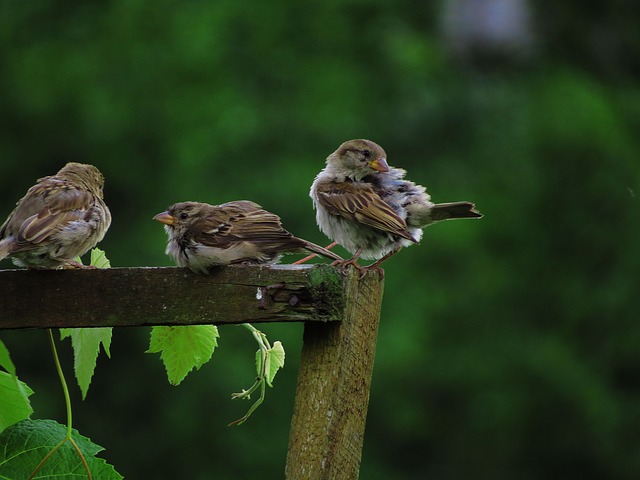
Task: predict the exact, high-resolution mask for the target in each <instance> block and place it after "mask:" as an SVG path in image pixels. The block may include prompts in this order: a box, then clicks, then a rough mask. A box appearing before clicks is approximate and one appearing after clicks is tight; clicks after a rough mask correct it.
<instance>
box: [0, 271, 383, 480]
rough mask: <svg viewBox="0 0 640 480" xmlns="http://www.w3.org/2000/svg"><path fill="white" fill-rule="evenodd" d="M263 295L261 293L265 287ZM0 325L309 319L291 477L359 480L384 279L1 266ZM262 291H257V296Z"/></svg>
mask: <svg viewBox="0 0 640 480" xmlns="http://www.w3.org/2000/svg"><path fill="white" fill-rule="evenodd" d="M275 284H280V285H281V288H277V289H273V290H269V291H268V292H267V293H266V299H265V301H263V302H261V301H260V300H259V299H258V298H257V294H258V291H259V290H260V289H261V287H266V286H269V285H275ZM0 285H2V295H0V330H2V329H16V328H62V327H125V326H149V325H195V324H218V325H219V324H228V323H258V322H305V329H304V344H303V348H302V357H301V360H300V371H299V373H298V386H297V391H296V400H295V406H294V411H293V418H292V421H291V434H290V439H289V452H288V456H287V464H286V477H287V479H289V480H302V479H305V480H307V479H312V480H342V479H345V480H346V479H349V480H353V479H356V478H358V472H359V469H360V459H361V456H362V444H363V436H364V427H365V420H366V416H367V408H368V405H369V388H370V385H371V375H372V371H373V360H374V355H375V346H376V337H377V334H378V323H379V319H380V306H381V302H382V289H383V282H382V281H381V280H380V278H379V275H378V273H377V272H368V273H367V274H366V275H365V277H364V278H362V279H360V278H359V272H357V271H355V270H354V269H350V270H349V271H348V274H347V275H343V274H342V273H340V272H339V271H338V270H337V269H335V268H334V267H331V266H329V265H314V266H308V265H301V266H293V265H281V266H231V267H227V268H220V269H219V270H215V271H213V272H212V273H211V275H197V274H194V273H192V272H190V271H188V270H186V269H182V268H111V269H105V270H97V269H96V270H62V271H51V270H49V271H46V270H43V271H33V270H31V271H28V270H1V271H0ZM258 296H259V295H258Z"/></svg>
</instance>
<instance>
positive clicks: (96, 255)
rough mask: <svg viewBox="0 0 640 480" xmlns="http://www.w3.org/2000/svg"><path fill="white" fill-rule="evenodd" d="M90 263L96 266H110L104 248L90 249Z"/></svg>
mask: <svg viewBox="0 0 640 480" xmlns="http://www.w3.org/2000/svg"><path fill="white" fill-rule="evenodd" d="M90 265H92V266H94V267H96V268H111V262H109V259H108V258H107V255H106V254H105V253H104V250H100V249H99V248H94V249H93V250H91V264H90Z"/></svg>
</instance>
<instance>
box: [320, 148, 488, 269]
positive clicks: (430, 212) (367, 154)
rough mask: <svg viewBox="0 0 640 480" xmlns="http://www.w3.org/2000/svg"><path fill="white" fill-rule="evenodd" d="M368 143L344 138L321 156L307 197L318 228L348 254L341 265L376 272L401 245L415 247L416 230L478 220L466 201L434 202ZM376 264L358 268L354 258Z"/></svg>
mask: <svg viewBox="0 0 640 480" xmlns="http://www.w3.org/2000/svg"><path fill="white" fill-rule="evenodd" d="M386 158H387V154H386V153H385V151H384V150H383V149H382V147H380V145H378V144H376V143H374V142H372V141H370V140H364V139H359V140H349V141H347V142H344V143H343V144H342V145H340V147H339V148H338V149H337V150H336V151H335V152H333V153H332V154H331V155H329V157H328V158H327V166H326V167H325V168H324V169H323V170H322V171H321V172H320V173H319V174H318V176H317V177H316V179H315V181H314V182H313V185H312V186H311V191H310V193H309V195H310V196H311V198H312V199H313V204H314V208H315V209H316V221H317V223H318V226H319V227H320V230H322V232H324V233H325V234H326V235H327V236H328V237H329V238H331V239H332V240H334V241H336V242H338V243H339V244H340V245H342V246H343V247H345V248H346V249H347V250H348V251H349V252H351V253H352V254H353V257H352V258H351V259H349V260H347V261H345V262H342V263H343V264H344V265H347V264H351V265H354V266H355V267H356V268H359V269H362V270H363V271H364V270H366V268H378V267H379V265H380V264H381V263H382V262H383V261H385V260H386V259H387V258H389V257H390V256H391V255H393V254H394V253H396V252H398V251H399V250H400V249H401V248H402V247H407V246H410V245H413V244H414V243H418V242H419V241H420V239H421V238H422V233H423V232H422V229H423V228H424V227H426V226H427V225H430V224H432V223H435V222H439V221H441V220H448V219H455V218H480V217H482V214H481V213H480V212H478V211H477V210H475V206H474V205H473V203H470V202H453V203H441V204H434V203H433V202H431V197H430V196H429V194H427V192H426V190H425V188H424V187H423V186H421V185H416V184H415V183H413V182H411V181H409V180H405V179H404V176H405V173H406V172H405V171H404V170H402V169H400V168H393V167H389V165H388V164H387V160H386ZM360 257H362V258H364V259H372V260H376V262H375V263H373V264H372V265H370V266H369V267H364V268H363V267H360V266H359V265H358V264H357V260H358V258H360Z"/></svg>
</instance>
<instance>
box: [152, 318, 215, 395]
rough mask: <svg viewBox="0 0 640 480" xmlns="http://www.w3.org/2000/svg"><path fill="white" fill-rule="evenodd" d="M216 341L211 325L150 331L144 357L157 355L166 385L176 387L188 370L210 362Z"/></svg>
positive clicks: (170, 327) (166, 327)
mask: <svg viewBox="0 0 640 480" xmlns="http://www.w3.org/2000/svg"><path fill="white" fill-rule="evenodd" d="M218 337H220V335H219V334H218V328H217V327H216V326H215V325H185V326H176V327H173V326H159V327H153V328H152V329H151V340H150V343H149V349H148V350H147V353H160V358H161V359H162V362H163V363H164V366H165V369H166V370H167V377H168V378H169V383H171V384H172V385H179V384H180V382H182V380H184V378H185V377H186V376H187V374H188V373H189V372H190V371H191V370H193V369H194V368H196V369H199V368H200V367H201V366H202V365H204V364H205V363H207V362H208V361H209V360H210V359H211V356H212V355H213V351H214V350H215V348H216V347H217V346H218V342H217V338H218Z"/></svg>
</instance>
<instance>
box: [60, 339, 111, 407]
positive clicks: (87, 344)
mask: <svg viewBox="0 0 640 480" xmlns="http://www.w3.org/2000/svg"><path fill="white" fill-rule="evenodd" d="M112 330H113V329H112V328H111V327H101V328H61V329H60V338H61V339H62V340H64V339H65V338H67V337H71V345H73V370H74V371H75V374H76V379H77V380H78V385H79V386H80V391H81V392H82V399H83V400H84V399H85V398H86V396H87V392H88V391H89V385H90V384H91V378H92V377H93V372H94V371H95V369H96V360H97V359H98V354H99V353H100V344H102V347H103V348H104V351H105V353H106V354H107V357H109V358H111V353H110V352H109V348H110V347H111V333H112Z"/></svg>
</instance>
